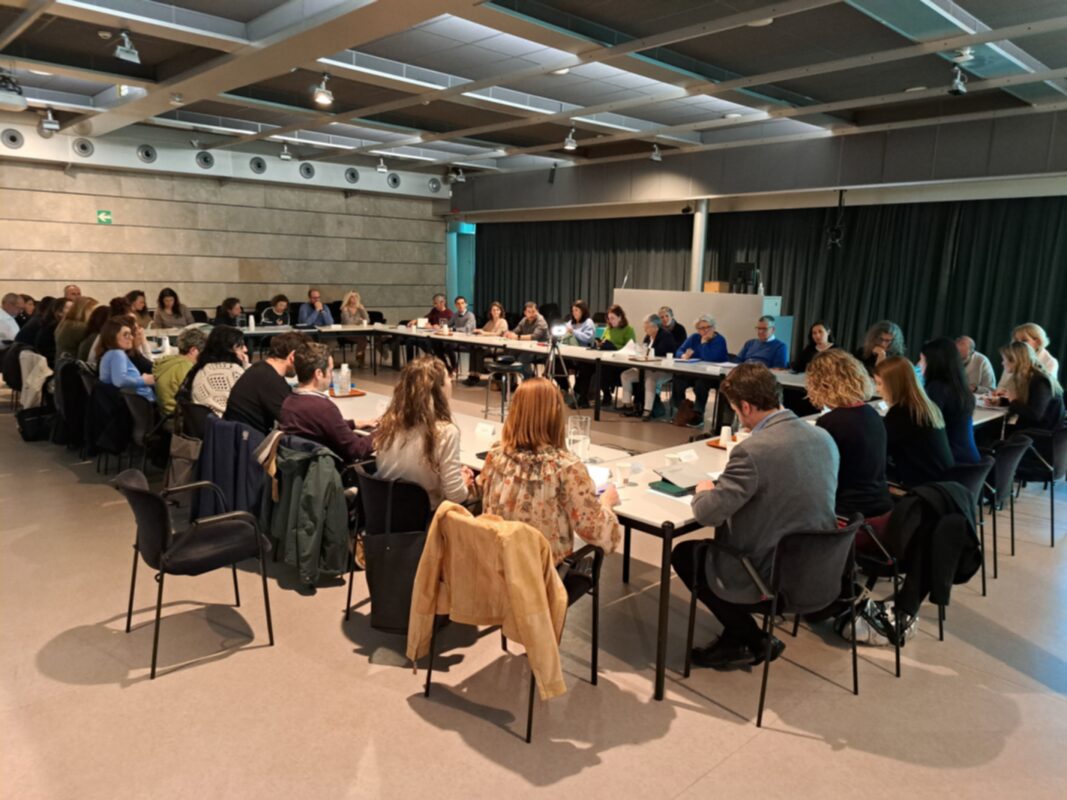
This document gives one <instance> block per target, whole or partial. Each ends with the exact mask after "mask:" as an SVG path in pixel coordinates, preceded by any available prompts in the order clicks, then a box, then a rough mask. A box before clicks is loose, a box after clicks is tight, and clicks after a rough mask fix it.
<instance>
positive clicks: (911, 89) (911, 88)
mask: <svg viewBox="0 0 1067 800" xmlns="http://www.w3.org/2000/svg"><path fill="white" fill-rule="evenodd" d="M904 91H905V92H925V91H926V87H925V86H909V87H908V88H907V89H905V90H904Z"/></svg>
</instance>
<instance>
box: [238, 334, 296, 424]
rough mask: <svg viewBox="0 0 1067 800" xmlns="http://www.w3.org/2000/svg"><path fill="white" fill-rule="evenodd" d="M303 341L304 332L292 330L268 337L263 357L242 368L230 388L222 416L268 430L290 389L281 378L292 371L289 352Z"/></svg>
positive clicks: (291, 360)
mask: <svg viewBox="0 0 1067 800" xmlns="http://www.w3.org/2000/svg"><path fill="white" fill-rule="evenodd" d="M307 341H311V340H310V339H309V338H308V337H307V335H306V334H303V333H297V332H296V331H292V332H290V333H281V334H278V335H277V336H275V337H274V338H273V339H271V340H270V349H269V350H268V351H267V357H266V358H265V359H263V360H262V361H259V362H257V363H255V364H253V365H252V366H251V367H249V368H248V369H247V370H245V373H244V375H242V376H241V377H240V378H238V380H237V383H235V384H234V386H233V389H231V390H230V399H229V400H228V401H227V402H226V414H225V415H224V416H223V419H227V420H230V421H231V422H243V423H244V424H245V425H249V426H251V427H253V428H255V429H256V430H258V431H260V432H261V433H264V434H265V433H269V432H270V429H271V428H273V427H274V423H275V421H276V420H277V419H278V415H279V414H280V413H281V411H282V403H284V402H285V398H287V397H288V396H289V393H290V392H291V391H292V390H291V389H290V387H289V384H288V382H287V381H286V380H285V379H286V378H292V377H293V376H294V375H295V374H296V373H295V371H294V370H293V353H294V352H295V351H296V348H298V347H299V346H300V345H302V344H303V343H304V342H307Z"/></svg>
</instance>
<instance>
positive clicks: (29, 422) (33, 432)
mask: <svg viewBox="0 0 1067 800" xmlns="http://www.w3.org/2000/svg"><path fill="white" fill-rule="evenodd" d="M55 416H56V415H55V412H54V411H52V409H50V408H46V407H45V406H38V407H37V408H24V409H22V410H21V411H18V412H16V413H15V423H16V424H17V425H18V429H19V435H20V436H22V440H23V441H24V442H39V441H41V440H42V439H47V438H48V437H49V436H51V435H52V422H53V420H54V419H55Z"/></svg>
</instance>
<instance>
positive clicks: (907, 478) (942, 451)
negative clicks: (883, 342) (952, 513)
mask: <svg viewBox="0 0 1067 800" xmlns="http://www.w3.org/2000/svg"><path fill="white" fill-rule="evenodd" d="M874 382H875V385H876V387H877V389H878V394H880V395H881V396H882V398H883V399H884V400H885V402H886V403H887V404H888V405H889V411H887V412H886V415H885V432H886V455H887V456H888V462H889V463H888V472H889V478H890V480H894V481H897V482H899V483H902V484H904V485H905V486H919V485H920V484H923V483H931V482H933V481H940V480H944V478H945V473H946V472H948V470H950V469H951V468H952V467H953V466H955V463H956V462H955V460H954V459H953V458H952V449H951V447H950V446H949V443H948V435H947V434H946V433H945V420H944V417H942V416H941V409H939V408H938V407H937V405H935V404H934V402H933V401H932V400H931V399H930V398H929V397H928V396H927V394H926V392H925V391H924V390H923V387H922V386H920V385H919V379H918V377H917V376H916V374H915V366H914V365H913V364H912V363H911V362H910V361H908V359H906V358H904V356H891V357H889V358H886V359H885V360H883V361H880V362H879V363H878V365H877V366H876V367H875V368H874Z"/></svg>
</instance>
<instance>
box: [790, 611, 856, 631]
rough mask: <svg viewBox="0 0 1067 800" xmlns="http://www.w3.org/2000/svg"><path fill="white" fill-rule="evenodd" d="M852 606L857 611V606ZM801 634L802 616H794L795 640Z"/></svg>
mask: <svg viewBox="0 0 1067 800" xmlns="http://www.w3.org/2000/svg"><path fill="white" fill-rule="evenodd" d="M852 606H853V609H855V606H856V604H855V603H853V604H852ZM799 632H800V614H796V615H794V616H793V638H794V639H795V638H797V633H799Z"/></svg>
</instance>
